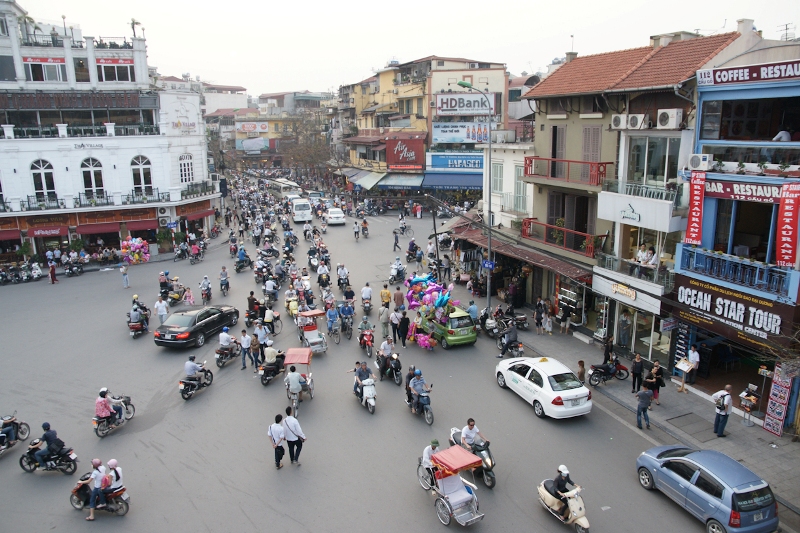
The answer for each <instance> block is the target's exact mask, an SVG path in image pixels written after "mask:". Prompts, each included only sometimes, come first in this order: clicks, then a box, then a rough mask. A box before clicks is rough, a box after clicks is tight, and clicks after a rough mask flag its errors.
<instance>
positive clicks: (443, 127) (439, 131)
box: [432, 122, 497, 143]
mask: <svg viewBox="0 0 800 533" xmlns="http://www.w3.org/2000/svg"><path fill="white" fill-rule="evenodd" d="M490 126H491V129H493V130H496V129H497V124H496V123H494V122H493V123H491V124H487V123H480V122H434V123H433V136H432V138H433V142H435V143H482V142H489V127H490Z"/></svg>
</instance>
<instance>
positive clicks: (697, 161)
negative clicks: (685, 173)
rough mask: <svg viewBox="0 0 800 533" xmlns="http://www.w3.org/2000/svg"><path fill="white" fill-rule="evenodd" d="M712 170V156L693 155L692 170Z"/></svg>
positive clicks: (690, 167) (691, 159) (690, 160)
mask: <svg viewBox="0 0 800 533" xmlns="http://www.w3.org/2000/svg"><path fill="white" fill-rule="evenodd" d="M709 168H711V156H710V155H708V154H692V156H691V157H690V158H689V169H690V170H708V169H709Z"/></svg>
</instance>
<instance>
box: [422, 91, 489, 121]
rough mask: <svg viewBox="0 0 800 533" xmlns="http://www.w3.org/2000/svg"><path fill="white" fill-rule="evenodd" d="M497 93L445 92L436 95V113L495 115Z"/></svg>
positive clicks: (441, 114)
mask: <svg viewBox="0 0 800 533" xmlns="http://www.w3.org/2000/svg"><path fill="white" fill-rule="evenodd" d="M494 108H495V93H487V94H486V95H484V94H483V93H444V94H437V95H436V114H437V115H439V116H443V115H444V116H446V115H466V116H474V115H494V114H495V112H494Z"/></svg>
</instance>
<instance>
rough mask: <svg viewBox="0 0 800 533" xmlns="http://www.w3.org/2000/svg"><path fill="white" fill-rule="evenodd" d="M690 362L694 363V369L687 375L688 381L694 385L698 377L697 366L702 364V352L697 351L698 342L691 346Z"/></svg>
mask: <svg viewBox="0 0 800 533" xmlns="http://www.w3.org/2000/svg"><path fill="white" fill-rule="evenodd" d="M689 362H690V363H692V369H691V370H690V371H689V374H688V375H687V376H686V383H688V384H689V385H694V382H695V380H696V379H697V367H698V366H700V353H698V351H697V345H696V344H692V347H691V348H689Z"/></svg>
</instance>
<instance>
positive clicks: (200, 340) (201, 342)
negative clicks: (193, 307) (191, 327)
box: [195, 332, 206, 348]
mask: <svg viewBox="0 0 800 533" xmlns="http://www.w3.org/2000/svg"><path fill="white" fill-rule="evenodd" d="M195 343H196V345H197V347H198V348H199V347H201V346H202V345H204V344H205V343H206V336H205V335H204V334H203V333H202V332H200V333H198V334H197V340H196V341H195Z"/></svg>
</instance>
